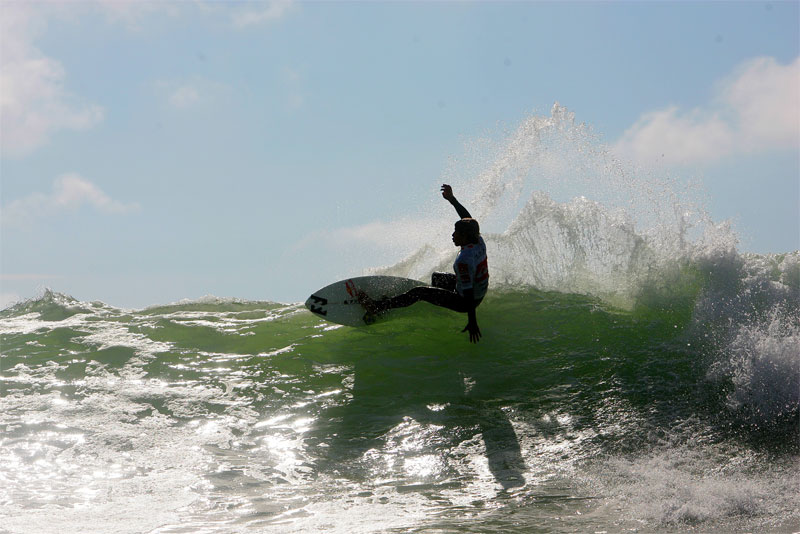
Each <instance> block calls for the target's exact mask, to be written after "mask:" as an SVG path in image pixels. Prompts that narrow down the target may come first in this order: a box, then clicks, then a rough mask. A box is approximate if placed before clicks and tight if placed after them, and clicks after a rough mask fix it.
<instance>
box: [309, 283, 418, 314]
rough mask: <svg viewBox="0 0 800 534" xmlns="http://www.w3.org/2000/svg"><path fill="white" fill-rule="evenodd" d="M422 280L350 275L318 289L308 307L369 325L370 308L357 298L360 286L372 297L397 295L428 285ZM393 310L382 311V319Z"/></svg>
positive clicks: (319, 312) (317, 311)
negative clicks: (366, 314)
mask: <svg viewBox="0 0 800 534" xmlns="http://www.w3.org/2000/svg"><path fill="white" fill-rule="evenodd" d="M424 285H425V284H424V283H422V282H420V281H419V280H412V279H410V278H401V277H399V276H359V277H356V278H348V279H347V280H341V281H339V282H336V283H333V284H331V285H329V286H325V287H323V288H322V289H320V290H319V291H315V292H314V293H313V294H312V295H311V296H310V297H308V300H306V308H308V309H309V310H310V311H311V312H312V313H313V314H315V315H317V316H318V317H320V318H321V319H325V320H326V321H329V322H331V323H337V324H342V325H345V326H365V325H366V324H367V323H366V322H364V314H365V313H366V310H365V309H364V307H363V306H361V304H359V303H358V300H357V299H356V290H361V291H363V292H364V293H366V294H367V295H368V296H369V297H370V298H371V299H372V300H380V299H382V298H383V297H395V296H397V295H401V294H403V293H405V292H406V291H408V290H409V289H412V288H415V287H418V286H424ZM387 316H391V312H388V313H386V314H381V316H380V319H379V320H382V319H384V318H386V317H387Z"/></svg>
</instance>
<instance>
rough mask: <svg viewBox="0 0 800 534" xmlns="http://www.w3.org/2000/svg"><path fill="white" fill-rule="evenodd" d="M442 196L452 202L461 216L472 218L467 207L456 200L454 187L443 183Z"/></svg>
mask: <svg viewBox="0 0 800 534" xmlns="http://www.w3.org/2000/svg"><path fill="white" fill-rule="evenodd" d="M442 196H443V197H444V199H445V200H447V201H448V202H450V204H452V205H453V207H454V208H455V209H456V212H457V213H458V216H459V217H461V218H462V219H471V218H472V215H470V214H469V212H468V211H467V208H465V207H464V206H462V205H461V203H460V202H459V201H458V200H456V197H455V196H453V188H452V187H450V186H449V185H447V184H442Z"/></svg>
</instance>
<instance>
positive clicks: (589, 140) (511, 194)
mask: <svg viewBox="0 0 800 534" xmlns="http://www.w3.org/2000/svg"><path fill="white" fill-rule="evenodd" d="M443 178H444V180H445V181H450V182H452V183H455V184H459V185H458V186H457V187H458V190H459V191H463V192H464V195H465V196H466V197H468V203H469V205H470V206H475V208H474V213H475V214H476V218H477V219H478V220H479V221H480V223H481V228H482V230H483V234H484V238H485V239H486V241H487V244H488V246H489V248H490V250H491V254H490V263H491V265H492V273H493V277H492V282H491V283H492V285H493V286H498V285H506V286H508V285H510V286H514V287H535V288H539V289H547V290H555V291H561V292H568V293H585V294H591V295H595V296H599V297H601V298H604V299H607V300H608V301H609V302H612V303H615V304H618V305H623V306H625V307H630V306H631V305H632V304H633V303H634V302H635V299H636V296H637V294H638V293H639V292H640V290H641V287H642V286H643V285H646V283H647V281H648V280H651V279H654V278H655V279H657V278H658V277H659V273H660V272H661V271H663V270H664V269H665V268H667V267H671V266H672V265H674V264H675V263H676V262H679V261H681V260H683V259H686V258H689V257H691V255H692V253H693V245H694V244H693V241H694V240H697V238H698V237H697V236H703V235H705V234H706V233H707V231H706V228H707V227H708V226H709V225H710V218H709V217H708V216H707V215H706V213H705V211H704V210H703V209H702V207H701V204H700V203H699V202H698V201H697V200H695V197H696V192H695V191H693V190H691V189H690V188H683V189H682V188H681V187H679V186H678V184H677V180H675V179H674V178H672V177H670V176H663V175H657V174H655V173H653V172H646V171H643V170H641V169H635V168H633V167H630V166H628V165H627V164H626V163H625V162H623V161H621V160H619V159H618V158H616V157H615V156H613V154H612V153H611V151H610V150H609V149H608V147H607V146H606V145H604V144H603V143H602V142H601V139H600V137H599V136H598V135H597V134H595V133H594V132H593V131H592V129H591V128H590V127H589V126H587V125H585V124H578V123H576V122H575V116H574V113H572V112H570V111H568V110H567V109H566V108H564V107H562V106H560V105H559V104H558V103H556V104H555V105H554V106H553V108H552V110H551V113H550V115H549V116H546V117H542V116H531V117H529V118H527V119H525V120H524V121H523V122H522V123H521V124H520V125H519V127H517V128H516V130H514V131H512V132H509V133H506V134H505V135H504V136H503V137H502V138H501V139H500V140H492V139H480V140H476V141H473V142H471V143H469V144H468V146H467V147H466V152H465V154H464V155H463V156H462V157H461V158H458V159H453V160H452V161H451V163H450V165H449V168H448V169H447V171H446V172H445V174H444V177H443ZM569 199H572V200H569ZM420 237H422V238H423V239H422V241H421V242H420V249H419V250H417V251H416V252H415V253H413V254H411V255H410V256H409V257H408V258H406V259H405V260H403V261H401V262H400V263H398V264H396V265H395V266H392V267H388V268H384V269H380V270H377V271H376V272H380V273H385V274H395V275H401V276H413V277H418V278H423V279H424V278H426V277H427V276H428V275H429V274H430V273H431V272H432V271H434V270H448V269H449V262H450V261H452V250H451V249H450V247H449V246H447V244H446V243H445V242H444V241H443V240H440V239H438V238H437V237H436V236H435V235H433V234H431V235H428V236H420ZM423 250H424V251H426V252H425V253H422V252H423ZM431 251H435V252H431Z"/></svg>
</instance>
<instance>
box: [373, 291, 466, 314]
mask: <svg viewBox="0 0 800 534" xmlns="http://www.w3.org/2000/svg"><path fill="white" fill-rule="evenodd" d="M420 300H424V301H425V302H430V303H431V304H433V305H434V306H441V307H442V308H447V309H449V310H453V311H457V312H461V313H466V311H467V309H468V306H467V303H466V301H465V300H464V297H462V296H461V295H459V294H458V293H455V292H453V291H447V290H444V289H440V288H438V287H425V286H421V287H415V288H414V289H412V290H410V291H408V292H406V293H403V294H402V295H398V296H396V297H392V298H390V299H386V300H383V301H379V302H376V304H377V305H378V306H379V307H380V308H381V309H382V310H390V309H392V308H405V307H406V306H411V305H412V304H414V303H415V302H419V301H420Z"/></svg>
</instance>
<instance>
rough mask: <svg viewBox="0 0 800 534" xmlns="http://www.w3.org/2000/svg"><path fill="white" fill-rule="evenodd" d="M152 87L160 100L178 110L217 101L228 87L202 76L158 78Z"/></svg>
mask: <svg viewBox="0 0 800 534" xmlns="http://www.w3.org/2000/svg"><path fill="white" fill-rule="evenodd" d="M152 87H153V88H154V91H155V93H156V95H157V98H159V99H160V100H161V101H162V102H165V103H166V104H167V105H168V106H169V107H171V108H174V109H178V110H190V109H194V108H197V107H199V106H203V105H207V104H209V103H212V102H215V101H218V100H219V99H220V98H223V97H224V95H225V93H226V92H227V91H228V90H229V87H228V86H227V85H225V84H224V83H220V82H215V81H212V80H207V79H204V78H199V77H195V78H191V79H188V80H159V81H157V82H155V83H153V85H152Z"/></svg>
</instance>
